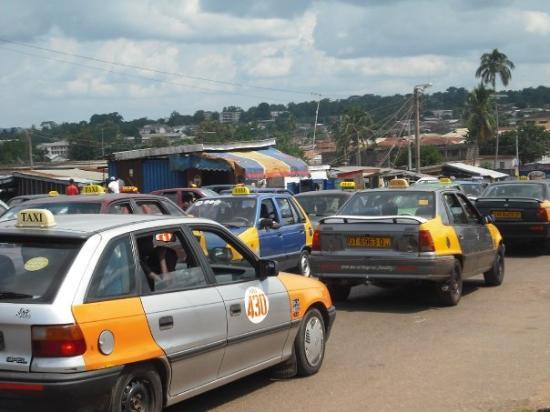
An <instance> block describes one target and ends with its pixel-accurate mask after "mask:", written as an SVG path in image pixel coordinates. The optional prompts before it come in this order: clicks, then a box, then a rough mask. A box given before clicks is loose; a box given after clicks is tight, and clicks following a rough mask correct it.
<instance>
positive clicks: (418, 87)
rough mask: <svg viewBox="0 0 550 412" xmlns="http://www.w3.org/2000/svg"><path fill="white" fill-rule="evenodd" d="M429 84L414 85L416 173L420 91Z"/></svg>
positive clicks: (418, 151) (418, 143) (418, 153)
mask: <svg viewBox="0 0 550 412" xmlns="http://www.w3.org/2000/svg"><path fill="white" fill-rule="evenodd" d="M430 86H431V83H425V84H417V85H416V86H414V106H415V112H416V120H415V133H414V134H415V136H414V137H415V139H414V140H415V143H416V173H420V93H421V92H423V91H424V90H426V89H427V88H428V87H430Z"/></svg>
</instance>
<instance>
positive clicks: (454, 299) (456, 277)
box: [435, 259, 462, 306]
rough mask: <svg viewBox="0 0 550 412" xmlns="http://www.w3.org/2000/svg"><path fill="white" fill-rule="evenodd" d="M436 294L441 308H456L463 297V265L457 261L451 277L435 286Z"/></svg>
mask: <svg viewBox="0 0 550 412" xmlns="http://www.w3.org/2000/svg"><path fill="white" fill-rule="evenodd" d="M435 294H436V297H437V300H438V301H439V304H440V305H441V306H456V305H457V304H458V302H460V298H461V297H462V265H461V264H460V262H459V261H458V260H457V259H455V263H454V266H453V270H452V272H451V276H450V278H449V279H448V280H446V281H445V282H438V283H436V284H435Z"/></svg>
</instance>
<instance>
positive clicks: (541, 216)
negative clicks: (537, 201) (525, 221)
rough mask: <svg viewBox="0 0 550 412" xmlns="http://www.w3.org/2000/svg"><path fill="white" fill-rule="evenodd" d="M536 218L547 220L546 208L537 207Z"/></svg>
mask: <svg viewBox="0 0 550 412" xmlns="http://www.w3.org/2000/svg"><path fill="white" fill-rule="evenodd" d="M537 219H538V220H541V221H543V222H546V221H548V212H547V210H546V208H544V207H539V208H538V209H537Z"/></svg>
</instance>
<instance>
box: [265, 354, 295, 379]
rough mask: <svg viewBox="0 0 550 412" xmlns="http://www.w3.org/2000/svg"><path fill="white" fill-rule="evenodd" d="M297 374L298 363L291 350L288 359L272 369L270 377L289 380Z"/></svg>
mask: <svg viewBox="0 0 550 412" xmlns="http://www.w3.org/2000/svg"><path fill="white" fill-rule="evenodd" d="M297 373H298V361H297V360H296V352H295V351H294V350H293V351H292V355H291V356H290V358H288V359H287V360H286V361H284V362H281V363H279V364H278V365H276V366H274V367H273V370H272V373H271V375H272V377H273V378H274V379H289V378H293V377H294V376H296V374H297Z"/></svg>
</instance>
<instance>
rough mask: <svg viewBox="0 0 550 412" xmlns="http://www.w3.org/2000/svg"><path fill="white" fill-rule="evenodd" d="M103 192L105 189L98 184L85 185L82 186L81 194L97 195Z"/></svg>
mask: <svg viewBox="0 0 550 412" xmlns="http://www.w3.org/2000/svg"><path fill="white" fill-rule="evenodd" d="M103 193H105V189H104V188H103V186H100V185H86V186H84V187H83V188H82V194H83V195H99V194H103Z"/></svg>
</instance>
